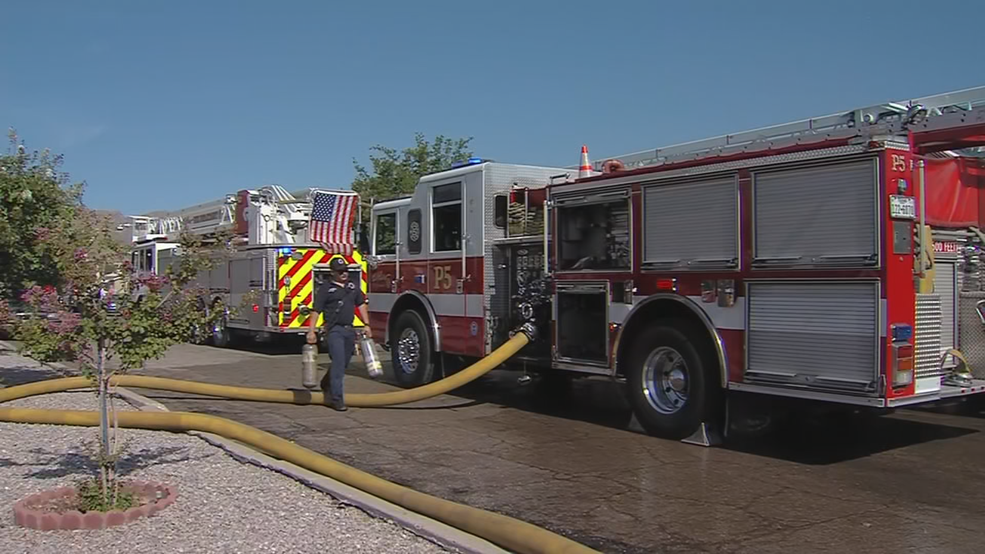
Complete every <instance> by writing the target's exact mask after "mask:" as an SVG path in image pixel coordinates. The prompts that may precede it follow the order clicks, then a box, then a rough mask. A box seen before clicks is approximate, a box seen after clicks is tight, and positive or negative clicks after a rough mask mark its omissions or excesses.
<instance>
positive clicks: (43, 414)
mask: <svg viewBox="0 0 985 554" xmlns="http://www.w3.org/2000/svg"><path fill="white" fill-rule="evenodd" d="M529 340H530V337H528V336H527V334H525V333H523V332H520V333H516V334H515V335H514V336H513V338H511V339H510V340H509V341H508V342H506V343H505V344H504V345H502V346H501V347H499V348H498V349H496V350H495V351H494V352H492V353H491V354H489V355H488V356H486V357H485V358H483V359H481V360H479V361H478V362H476V363H475V364H472V365H471V366H469V367H468V368H466V369H464V370H462V371H460V372H458V373H456V374H455V375H452V376H451V377H448V378H445V379H441V380H439V381H436V382H434V383H431V384H429V385H425V386H422V387H418V388H415V389H408V390H402V391H394V392H386V393H378V394H347V395H346V396H345V401H346V403H347V404H348V405H350V406H354V407H380V406H393V405H398V404H407V403H409V402H416V401H418V400H423V399H426V398H430V397H433V396H437V395H440V394H444V393H446V392H448V391H450V390H453V389H455V388H457V387H460V386H462V385H465V384H467V383H469V382H470V381H473V380H475V379H477V378H479V377H481V376H482V375H484V374H486V373H488V372H489V371H491V370H492V369H494V368H496V367H497V366H499V365H500V364H501V363H503V362H504V361H505V360H507V359H508V358H510V357H511V356H513V355H514V354H516V352H518V351H519V350H520V349H521V348H523V347H524V346H525V345H526V344H527V343H528V342H529ZM111 382H112V383H113V384H115V385H119V386H124V387H135V388H145V389H155V390H167V391H173V392H183V393H188V394H201V395H206V396H218V397H223V398H229V399H235V400H252V401H259V402H277V403H288V404H321V403H324V401H325V399H324V395H323V394H322V393H314V392H307V391H288V390H273V389H259V388H248V387H234V386H228V385H212V384H208V383H198V382H194V381H182V380H179V379H165V378H160V377H145V376H139V375H119V376H115V377H113V378H112V380H111ZM89 387H92V381H90V380H89V379H87V378H85V377H67V378H62V379H50V380H46V381H39V382H35V383H28V384H25V385H17V386H14V387H10V388H6V389H0V402H7V401H10V400H16V399H19V398H26V397H29V396H36V395H40V394H48V393H53V392H62V391H68V390H74V389H83V388H89ZM116 419H117V420H118V421H119V425H120V426H121V427H127V428H135V429H154V430H166V431H201V432H206V433H213V434H216V435H221V436H223V437H226V438H228V439H232V440H236V441H239V442H242V443H244V444H248V445H250V446H252V447H255V448H258V449H261V450H263V451H264V452H266V453H268V454H271V455H273V456H276V457H279V458H281V459H282V460H285V461H288V462H291V463H293V464H295V465H298V466H300V467H303V468H305V469H308V470H310V471H314V472H316V473H319V474H321V475H324V476H326V477H329V478H331V479H335V480H337V481H340V482H342V483H345V484H347V485H349V486H352V487H355V488H357V489H360V490H362V491H365V492H367V493H369V494H372V495H373V496H376V497H378V498H382V499H384V500H387V501H388V502H391V503H393V504H397V505H399V506H402V507H404V508H406V509H408V510H411V511H413V512H416V513H419V514H422V515H425V516H428V517H430V518H432V519H436V520H438V521H441V522H443V523H445V524H447V525H451V526H452V527H455V528H457V529H461V530H462V531H465V532H467V533H471V534H473V535H475V536H478V537H481V538H483V539H486V540H488V541H490V542H492V543H494V544H497V545H499V546H501V547H503V548H506V549H508V550H512V551H514V552H521V553H531V554H533V553H538V554H540V553H589V552H595V551H594V550H592V549H590V548H588V547H586V546H584V545H582V544H579V543H577V542H575V541H572V540H571V539H568V538H565V537H563V536H561V535H558V534H556V533H552V532H550V531H548V530H546V529H543V528H541V527H537V526H536V525H532V524H530V523H527V522H525V521H521V520H518V519H514V518H511V517H509V516H505V515H502V514H497V513H494V512H490V511H487V510H482V509H479V508H473V507H471V506H466V505H464V504H458V503H455V502H452V501H450V500H445V499H442V498H437V497H435V496H431V495H428V494H424V493H422V492H418V491H415V490H413V489H410V488H407V487H404V486H401V485H398V484H396V483H391V482H389V481H387V480H385V479H381V478H379V477H376V476H374V475H371V474H369V473H366V472H364V471H361V470H358V469H356V468H353V467H351V466H348V465H345V464H343V463H341V462H338V461H336V460H333V459H331V458H328V457H326V456H323V455H321V454H319V453H317V452H314V451H312V450H309V449H307V448H304V447H303V446H299V445H297V444H294V443H292V442H290V441H288V440H285V439H282V438H280V437H278V436H276V435H273V434H270V433H267V432H266V431H261V430H260V429H256V428H254V427H250V426H249V425H244V424H242V423H238V422H235V421H232V420H229V419H225V418H221V417H216V416H211V415H205V414H195V413H189V412H118V413H117V414H116ZM0 421H6V422H12V423H42V424H55V425H78V426H90V427H94V426H97V425H99V414H98V413H97V412H84V411H69V410H36V409H27V408H3V407H0Z"/></svg>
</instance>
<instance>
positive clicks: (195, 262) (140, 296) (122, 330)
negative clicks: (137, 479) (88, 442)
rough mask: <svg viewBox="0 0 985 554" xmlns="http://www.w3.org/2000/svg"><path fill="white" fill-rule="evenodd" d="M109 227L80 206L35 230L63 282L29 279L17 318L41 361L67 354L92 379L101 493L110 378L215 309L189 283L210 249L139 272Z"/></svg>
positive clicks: (204, 322)
mask: <svg viewBox="0 0 985 554" xmlns="http://www.w3.org/2000/svg"><path fill="white" fill-rule="evenodd" d="M110 229H111V227H110V226H109V222H108V220H106V219H103V218H101V217H99V216H98V215H97V214H96V213H95V212H93V211H91V210H89V209H87V208H84V207H79V208H77V209H76V210H75V211H74V213H73V215H72V217H70V218H67V219H66V220H64V221H62V222H61V224H60V227H59V228H58V229H49V230H47V231H46V232H39V233H36V236H37V237H38V240H39V241H40V245H41V247H42V248H43V249H44V252H45V255H46V256H48V257H49V258H50V259H51V260H53V261H54V263H56V264H58V274H59V275H61V276H62V277H63V282H62V284H61V285H60V286H59V287H58V288H57V289H56V288H54V287H37V286H35V287H31V288H30V289H28V290H27V291H25V292H24V293H23V295H22V296H21V299H22V300H23V302H24V303H25V304H26V305H27V306H28V309H29V312H30V317H28V318H26V319H24V320H22V321H20V322H18V323H17V324H16V328H17V334H18V338H20V339H21V340H22V341H23V344H24V346H23V351H24V352H25V353H27V354H28V355H30V356H31V357H33V358H35V359H37V360H38V361H42V362H46V361H64V360H74V361H76V362H78V364H79V367H80V369H81V370H82V373H83V374H84V375H86V376H88V377H90V378H91V379H93V380H94V381H95V384H96V388H97V391H98V396H99V399H100V454H99V456H98V461H99V465H100V475H101V481H102V490H103V495H104V499H108V498H109V497H110V495H111V494H114V493H115V492H116V488H117V483H116V481H115V470H116V468H115V459H116V458H115V457H114V455H113V452H114V451H115V450H116V449H115V448H114V445H115V444H116V435H115V432H113V431H111V429H110V425H109V421H110V419H111V418H110V408H109V406H108V404H109V403H108V402H107V397H108V395H109V383H110V379H111V378H112V377H113V376H114V375H116V374H118V373H123V372H126V371H127V370H129V369H133V368H139V367H141V366H142V365H143V364H144V363H145V362H146V361H147V360H149V359H153V358H160V357H162V356H163V355H164V354H165V353H166V352H167V350H168V348H170V347H171V346H172V345H175V344H179V343H183V342H189V341H191V340H192V339H193V338H194V337H195V335H196V330H198V329H207V328H210V327H211V326H212V321H211V319H210V318H214V317H217V314H218V312H212V313H211V314H208V315H207V314H206V313H205V310H203V309H202V308H203V304H202V301H201V298H202V297H203V295H205V294H207V292H208V291H206V290H204V289H201V288H198V287H195V286H192V284H191V283H192V282H193V280H194V278H195V277H196V276H197V275H198V274H199V272H200V271H203V270H206V271H207V270H208V269H210V268H211V266H212V264H213V263H214V262H215V258H214V256H213V250H214V249H209V248H204V247H196V246H194V245H191V247H189V248H186V249H185V253H184V254H183V255H182V257H181V259H180V263H179V264H178V266H177V267H176V268H168V270H167V271H166V272H165V274H163V275H138V274H137V273H136V272H135V271H134V268H133V266H132V264H130V263H129V262H128V261H127V259H126V258H127V257H128V256H127V253H126V248H125V247H124V246H123V245H121V244H119V243H118V242H116V241H115V240H114V239H113V237H112V234H111V231H110ZM233 311H235V310H233ZM107 505H109V504H107Z"/></svg>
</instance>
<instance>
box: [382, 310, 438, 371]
mask: <svg viewBox="0 0 985 554" xmlns="http://www.w3.org/2000/svg"><path fill="white" fill-rule="evenodd" d="M393 337H394V340H393V347H392V348H391V359H392V361H393V376H394V378H395V379H396V380H397V383H398V384H399V385H400V386H401V387H417V386H420V385H424V384H427V383H430V382H431V380H432V379H433V378H434V364H433V363H432V361H431V360H432V357H433V353H432V351H431V336H430V335H429V334H428V330H427V327H426V326H425V324H424V320H423V319H422V318H421V316H420V314H418V313H417V312H415V311H414V310H407V311H405V312H403V313H402V314H400V316H399V317H397V321H396V322H395V323H394V325H393Z"/></svg>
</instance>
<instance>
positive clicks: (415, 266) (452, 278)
mask: <svg viewBox="0 0 985 554" xmlns="http://www.w3.org/2000/svg"><path fill="white" fill-rule="evenodd" d="M484 259H485V258H483V257H482V256H473V257H471V258H466V259H465V267H466V270H465V272H466V274H467V275H468V276H469V279H468V281H466V282H465V287H464V290H463V294H482V293H483V290H484V289H483V286H484V285H483V278H484V267H483V260H484ZM396 273H397V265H396V263H395V262H386V263H381V264H379V266H377V268H376V269H375V270H373V271H372V275H371V276H370V288H369V291H370V292H382V293H388V292H390V282H391V281H392V280H393V279H395V278H396ZM461 277H462V260H461V258H447V259H441V260H412V261H404V260H401V261H400V282H399V283H397V292H398V293H400V292H406V291H408V290H416V291H418V292H420V293H422V294H425V295H426V294H428V293H429V292H440V293H448V292H451V293H454V292H455V291H456V286H457V285H456V283H457V280H458V279H460V278H461Z"/></svg>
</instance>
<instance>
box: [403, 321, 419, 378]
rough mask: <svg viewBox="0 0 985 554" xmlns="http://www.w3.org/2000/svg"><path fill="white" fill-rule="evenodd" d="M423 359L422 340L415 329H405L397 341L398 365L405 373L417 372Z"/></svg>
mask: <svg viewBox="0 0 985 554" xmlns="http://www.w3.org/2000/svg"><path fill="white" fill-rule="evenodd" d="M420 358H421V340H420V337H418V336H417V332H416V331H414V330H413V329H404V332H403V333H400V338H399V339H397V364H398V365H399V366H400V369H401V370H402V371H403V372H404V373H408V374H410V373H414V372H415V371H417V363H418V361H419V360H420Z"/></svg>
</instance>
